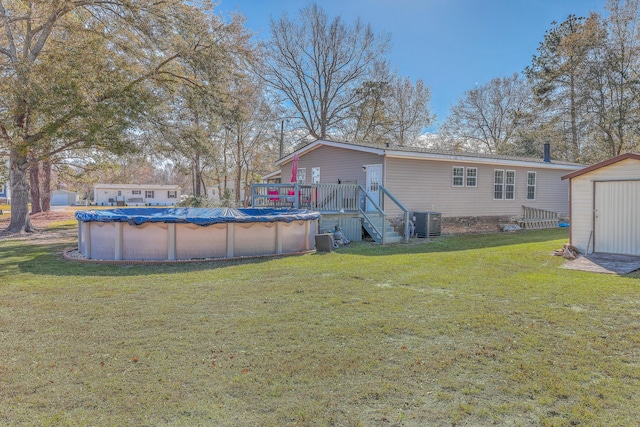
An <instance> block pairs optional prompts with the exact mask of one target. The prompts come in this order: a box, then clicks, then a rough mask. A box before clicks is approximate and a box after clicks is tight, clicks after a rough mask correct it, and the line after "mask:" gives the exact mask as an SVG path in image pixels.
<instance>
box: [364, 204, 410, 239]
mask: <svg viewBox="0 0 640 427" xmlns="http://www.w3.org/2000/svg"><path fill="white" fill-rule="evenodd" d="M361 218H362V227H363V228H364V229H365V230H367V233H369V235H370V236H371V238H373V240H374V241H375V242H376V243H380V244H383V245H386V244H389V243H399V242H402V236H401V235H400V234H398V233H397V232H396V231H395V230H394V229H393V227H392V226H391V224H390V223H389V221H388V220H387V219H385V218H384V217H383V216H382V215H380V214H379V213H377V212H371V213H367V214H363V215H361ZM383 230H384V232H383Z"/></svg>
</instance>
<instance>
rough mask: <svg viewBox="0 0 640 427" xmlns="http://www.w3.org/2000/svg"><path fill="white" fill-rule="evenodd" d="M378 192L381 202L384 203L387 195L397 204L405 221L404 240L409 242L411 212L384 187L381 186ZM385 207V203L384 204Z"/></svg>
mask: <svg viewBox="0 0 640 427" xmlns="http://www.w3.org/2000/svg"><path fill="white" fill-rule="evenodd" d="M378 190H379V191H380V200H382V201H383V202H384V195H385V194H386V195H387V197H389V199H390V200H391V201H392V202H393V203H395V204H396V206H398V208H400V210H401V211H402V217H403V219H404V230H403V233H402V234H403V236H402V237H403V239H404V241H405V242H408V241H409V238H410V237H411V236H410V235H409V232H410V229H409V210H408V209H407V208H406V207H405V206H404V205H403V204H402V203H401V202H400V200H398V199H396V197H395V196H394V195H393V194H391V192H389V190H387V189H386V188H385V187H384V186H382V185H380V186H379V187H378ZM383 206H384V203H383Z"/></svg>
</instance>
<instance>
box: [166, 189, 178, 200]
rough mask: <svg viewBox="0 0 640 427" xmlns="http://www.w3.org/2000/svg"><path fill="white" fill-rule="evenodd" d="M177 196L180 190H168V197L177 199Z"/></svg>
mask: <svg viewBox="0 0 640 427" xmlns="http://www.w3.org/2000/svg"><path fill="white" fill-rule="evenodd" d="M177 198H178V192H177V191H176V190H169V191H167V199H177Z"/></svg>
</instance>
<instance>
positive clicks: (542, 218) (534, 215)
mask: <svg viewBox="0 0 640 427" xmlns="http://www.w3.org/2000/svg"><path fill="white" fill-rule="evenodd" d="M522 208H523V209H524V216H523V217H522V219H521V220H519V221H518V225H519V226H520V227H521V228H523V229H527V230H534V229H541V228H556V227H558V213H557V212H554V211H547V210H544V209H538V208H532V207H529V206H522Z"/></svg>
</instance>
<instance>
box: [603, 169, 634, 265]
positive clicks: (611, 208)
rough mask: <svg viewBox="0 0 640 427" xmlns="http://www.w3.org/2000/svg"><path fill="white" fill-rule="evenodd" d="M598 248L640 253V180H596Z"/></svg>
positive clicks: (621, 252) (625, 252) (604, 250)
mask: <svg viewBox="0 0 640 427" xmlns="http://www.w3.org/2000/svg"><path fill="white" fill-rule="evenodd" d="M594 196H595V206H594V207H595V211H594V233H593V234H594V236H593V237H594V241H593V243H594V251H595V252H604V253H611V254H627V255H640V181H611V182H596V183H595V195H594Z"/></svg>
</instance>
